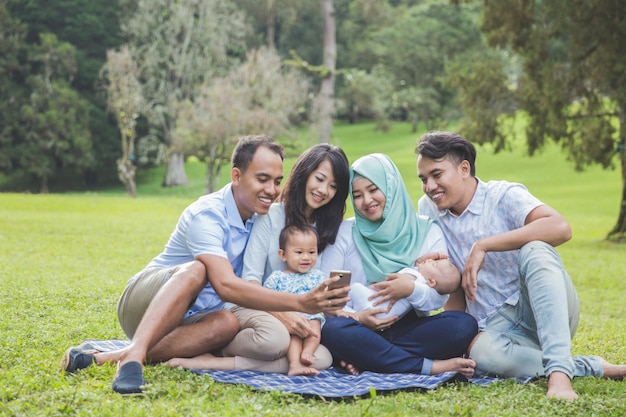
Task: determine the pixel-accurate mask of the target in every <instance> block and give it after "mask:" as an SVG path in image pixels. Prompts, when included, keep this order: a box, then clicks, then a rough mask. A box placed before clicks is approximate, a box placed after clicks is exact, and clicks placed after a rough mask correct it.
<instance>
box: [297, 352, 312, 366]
mask: <svg viewBox="0 0 626 417" xmlns="http://www.w3.org/2000/svg"><path fill="white" fill-rule="evenodd" d="M300 362H301V363H302V364H303V365H307V366H311V365H313V363H314V362H315V359H314V358H313V355H311V354H310V353H308V352H302V354H301V355H300Z"/></svg>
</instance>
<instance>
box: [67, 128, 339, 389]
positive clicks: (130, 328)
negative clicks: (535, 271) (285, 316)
mask: <svg viewBox="0 0 626 417" xmlns="http://www.w3.org/2000/svg"><path fill="white" fill-rule="evenodd" d="M282 179H283V149H282V146H281V145H280V144H278V143H276V142H274V141H273V140H272V139H271V138H269V137H268V136H263V135H261V136H246V137H243V138H241V139H240V140H239V142H238V144H237V146H236V147H235V150H234V152H233V156H232V169H231V183H229V184H228V185H226V186H225V187H224V188H222V189H221V190H219V191H217V192H215V193H213V194H210V195H207V196H203V197H201V198H200V199H198V200H197V201H196V202H194V203H192V204H191V205H190V206H189V207H187V208H186V209H185V210H184V211H183V213H182V215H181V216H180V218H179V220H178V224H177V225H176V228H175V230H174V232H173V233H172V235H171V236H170V239H169V241H168V242H167V244H166V246H165V249H164V250H163V252H162V253H161V254H160V255H158V256H157V257H156V258H154V259H153V260H152V261H151V262H150V263H149V264H148V265H147V266H146V268H144V269H143V270H142V271H141V272H139V273H138V274H136V275H135V276H134V277H133V278H131V280H130V281H129V283H128V285H127V287H126V289H125V290H124V293H123V294H122V296H121V298H120V300H119V303H118V318H119V321H120V324H121V326H122V328H123V330H124V332H125V333H126V334H127V335H128V337H129V338H130V339H131V343H130V345H129V346H128V347H127V348H124V349H120V350H118V351H114V352H93V351H88V350H87V348H88V347H89V346H83V347H80V346H79V347H73V348H70V349H68V350H67V351H66V353H65V355H64V358H63V361H62V364H61V366H62V368H63V369H64V370H65V371H66V372H74V371H76V370H78V369H82V368H85V367H87V366H90V365H91V364H92V363H96V364H103V363H107V362H117V363H118V367H119V369H118V374H117V375H116V377H115V381H114V382H113V390H114V391H115V392H118V393H120V394H137V393H140V392H141V391H142V386H143V385H144V384H145V381H144V378H143V364H144V362H162V361H167V360H169V359H171V358H174V357H192V356H197V355H200V354H203V353H208V352H214V351H218V350H219V349H221V348H222V347H223V346H225V345H226V344H227V343H228V342H229V341H230V340H231V339H232V338H233V337H234V336H235V334H236V333H237V332H238V331H239V322H238V320H237V319H236V318H235V316H234V315H233V314H232V313H230V312H229V311H226V310H223V309H222V307H223V305H224V302H233V303H236V304H238V305H242V306H246V307H249V308H255V309H259V310H271V311H302V312H307V313H317V312H320V311H334V310H337V309H340V305H341V304H342V303H345V301H346V300H347V297H346V295H347V288H344V289H338V290H331V291H326V288H325V285H320V286H319V287H318V288H316V289H314V290H313V291H311V292H309V293H307V294H301V295H294V294H287V293H279V292H275V291H271V290H268V289H266V288H263V287H261V286H259V285H254V284H251V283H248V282H246V281H244V280H242V279H239V275H240V274H241V271H242V268H243V253H244V249H245V246H246V243H247V240H248V236H249V233H250V229H251V227H252V224H253V222H254V220H255V217H256V215H257V213H258V214H265V213H267V211H268V210H269V207H270V206H271V204H272V202H273V201H274V200H275V199H276V197H278V195H279V193H280V184H281V181H282ZM330 282H331V281H330V280H328V282H326V285H327V284H328V283H330Z"/></svg>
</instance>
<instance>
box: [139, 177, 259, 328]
mask: <svg viewBox="0 0 626 417" xmlns="http://www.w3.org/2000/svg"><path fill="white" fill-rule="evenodd" d="M255 218H256V215H254V216H253V217H252V218H251V219H248V221H246V222H245V223H244V222H243V220H242V219H241V215H240V214H239V210H238V209H237V205H236V204H235V198H234V196H233V192H232V188H231V184H227V185H226V186H224V187H223V188H222V189H221V190H219V191H216V192H214V193H211V194H209V195H205V196H202V197H200V198H199V199H198V200H196V201H195V202H194V203H192V204H191V205H189V206H188V207H187V208H186V209H185V210H184V211H183V213H182V214H181V216H180V218H179V219H178V223H177V224H176V228H175V229H174V231H173V232H172V234H171V236H170V238H169V241H168V242H167V244H166V245H165V249H163V252H161V254H159V255H158V256H157V257H156V258H154V259H153V260H152V261H150V263H149V264H148V265H147V266H146V268H145V269H148V268H169V267H172V266H176V265H182V264H184V263H187V262H191V261H193V260H195V259H196V257H197V256H199V255H203V254H207V255H216V256H221V257H224V258H226V259H228V261H229V262H230V264H231V265H232V267H233V271H234V273H235V275H236V276H241V272H242V270H243V254H244V250H245V248H246V243H247V242H248V237H249V236H250V230H251V229H252V224H253V222H254V219H255ZM134 278H135V277H133V278H131V281H132V280H133V279H134ZM223 307H224V302H223V301H222V300H221V299H220V298H219V296H218V295H217V293H216V292H215V289H214V288H213V287H212V286H211V284H210V283H209V284H208V285H207V286H206V287H205V288H204V289H203V290H202V291H201V292H200V294H199V295H198V298H197V299H196V302H195V303H194V305H193V306H192V307H191V309H190V310H189V311H188V312H187V314H186V315H185V317H189V316H191V315H193V314H195V313H199V312H211V311H216V310H220V309H222V308H223Z"/></svg>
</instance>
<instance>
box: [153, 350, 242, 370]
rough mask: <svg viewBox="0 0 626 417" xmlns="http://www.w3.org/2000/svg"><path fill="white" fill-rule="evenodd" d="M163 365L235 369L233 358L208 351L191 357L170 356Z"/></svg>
mask: <svg viewBox="0 0 626 417" xmlns="http://www.w3.org/2000/svg"><path fill="white" fill-rule="evenodd" d="M165 365H167V366H172V367H174V368H179V367H180V368H185V369H203V370H211V371H230V370H233V369H235V358H231V357H226V358H222V357H217V356H214V355H211V354H210V353H204V354H202V355H198V356H194V357H193V358H172V359H170V360H169V361H167V362H165Z"/></svg>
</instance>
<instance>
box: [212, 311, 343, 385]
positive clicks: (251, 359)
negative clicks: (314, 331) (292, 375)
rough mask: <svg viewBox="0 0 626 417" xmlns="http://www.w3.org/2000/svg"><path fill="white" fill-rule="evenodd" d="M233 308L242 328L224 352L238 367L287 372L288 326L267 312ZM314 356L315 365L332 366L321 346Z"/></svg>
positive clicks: (327, 353) (328, 356) (320, 366)
mask: <svg viewBox="0 0 626 417" xmlns="http://www.w3.org/2000/svg"><path fill="white" fill-rule="evenodd" d="M230 311H231V312H232V313H233V314H234V315H235V317H237V320H239V326H240V330H239V333H237V335H236V336H235V338H234V339H233V340H232V341H231V342H230V343H229V344H228V345H226V347H225V348H224V349H223V350H222V354H223V355H224V356H234V357H235V369H238V370H253V371H262V372H281V373H287V371H288V370H289V362H288V361H287V356H286V355H287V349H288V348H289V339H290V336H289V332H288V331H287V328H286V327H285V326H284V325H283V324H282V323H281V322H280V321H279V320H278V319H277V318H276V317H274V316H273V315H271V314H270V313H267V312H265V311H259V310H253V309H250V308H245V307H238V306H237V307H234V308H232V309H231V310H230ZM314 359H315V362H314V364H313V367H314V368H315V369H318V370H324V369H327V368H329V367H330V366H331V365H332V361H333V358H332V356H331V354H330V352H329V351H328V349H326V348H325V347H324V346H322V345H320V346H319V347H318V348H317V350H316V351H315V354H314Z"/></svg>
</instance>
